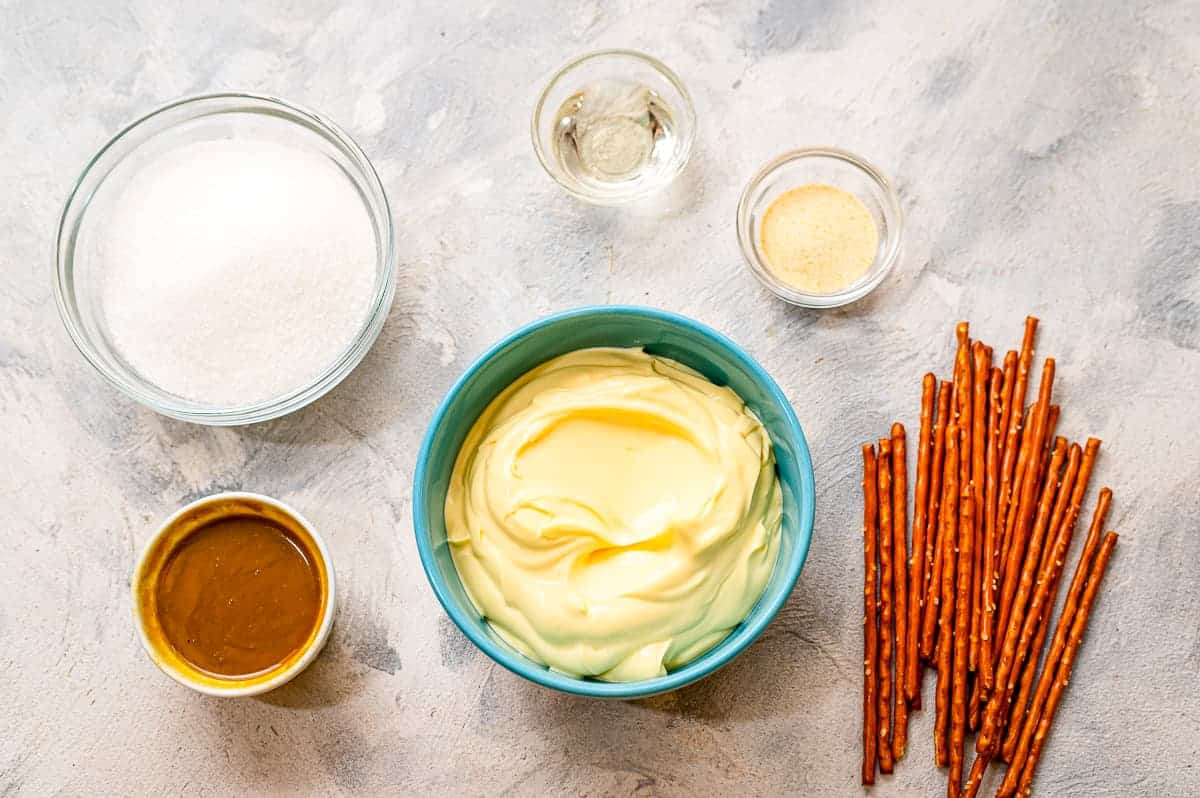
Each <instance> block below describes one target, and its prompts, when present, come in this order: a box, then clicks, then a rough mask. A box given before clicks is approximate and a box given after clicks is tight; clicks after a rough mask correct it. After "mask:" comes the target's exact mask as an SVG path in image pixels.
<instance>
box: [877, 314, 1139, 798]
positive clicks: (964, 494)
mask: <svg viewBox="0 0 1200 798" xmlns="http://www.w3.org/2000/svg"><path fill="white" fill-rule="evenodd" d="M1037 324H1038V322H1037V319H1035V318H1033V317H1029V318H1027V319H1026V320H1025V334H1024V338H1023V340H1022V342H1021V349H1020V351H1019V352H1017V351H1010V352H1008V353H1007V354H1006V355H1005V357H1004V358H1003V361H1002V364H1001V365H995V364H994V363H993V360H992V349H991V347H989V346H986V345H984V344H982V343H980V342H979V341H975V342H972V341H971V339H970V335H969V328H968V326H967V324H966V322H963V323H960V324H959V325H958V327H957V329H956V333H957V339H958V350H957V354H956V356H955V360H954V373H953V378H952V380H951V381H949V382H947V381H942V382H941V383H940V384H939V382H938V379H937V378H936V377H935V376H934V375H933V374H926V375H925V377H924V380H923V382H922V386H921V418H920V431H919V433H918V436H919V437H918V440H917V442H916V446H915V448H916V452H917V457H916V460H917V473H916V480H915V481H916V484H915V488H914V491H913V508H912V545H911V547H910V546H909V545H908V530H907V528H906V527H907V525H908V503H907V502H908V472H907V467H908V462H907V444H906V440H905V430H904V426H903V425H901V424H900V423H895V424H893V425H892V429H891V437H889V438H881V439H880V440H879V442H878V447H876V446H873V445H872V444H869V443H867V444H863V447H862V453H863V500H864V513H863V543H864V545H863V553H864V566H865V568H864V571H865V583H864V590H863V607H864V618H863V623H864V627H863V644H864V649H865V655H864V658H863V760H862V782H863V784H874V783H875V773H876V769H877V768H878V770H879V771H880V772H882V773H891V772H892V770H893V768H894V767H895V763H896V761H897V760H899V759H901V758H902V757H903V756H904V752H905V748H906V747H907V739H908V712H909V710H910V709H920V707H921V683H922V680H923V676H924V671H925V668H926V667H931V668H935V669H936V672H937V680H936V687H935V692H934V711H935V717H934V732H933V750H934V760H935V762H936V764H937V766H938V767H948V768H949V774H948V783H947V790H946V794H947V795H948V796H950V798H957V796H960V795H965V796H975V795H977V794H978V792H979V788H980V785H981V783H982V781H983V776H984V773H985V772H986V770H987V768H988V766H989V765H990V764H991V763H992V762H993V761H996V760H999V761H1001V762H1005V763H1008V769H1007V771H1006V772H1005V774H1004V778H1003V782H1002V783H1001V784H1000V787H999V789H998V791H997V793H996V795H997V796H1000V797H1002V798H1007V797H1008V796H1013V795H1018V794H1019V795H1022V796H1027V795H1029V794H1030V792H1031V790H1032V784H1033V776H1034V772H1035V770H1036V769H1037V763H1038V759H1039V757H1040V756H1041V752H1042V746H1043V745H1044V744H1045V741H1046V736H1047V733H1048V731H1049V728H1050V724H1051V723H1052V722H1053V720H1054V715H1055V712H1056V710H1057V709H1058V705H1059V701H1060V700H1061V698H1062V695H1063V691H1064V689H1065V688H1066V685H1067V682H1068V681H1069V679H1070V676H1071V669H1072V666H1073V664H1074V661H1075V655H1076V653H1077V652H1078V650H1079V646H1080V643H1081V642H1082V639H1083V634H1084V630H1085V628H1086V626H1087V621H1088V615H1089V614H1090V612H1091V609H1092V605H1093V604H1094V602H1095V600H1096V595H1097V593H1098V591H1099V588H1100V582H1101V579H1102V578H1103V577H1104V572H1105V569H1106V567H1107V565H1108V561H1109V558H1110V557H1111V555H1112V551H1113V547H1114V546H1115V545H1116V542H1117V534H1116V533H1115V532H1109V533H1107V534H1103V527H1104V523H1105V519H1106V518H1107V515H1108V510H1109V505H1110V504H1111V502H1112V491H1110V490H1109V489H1108V488H1104V489H1102V490H1101V491H1100V494H1099V498H1098V499H1097V501H1096V507H1095V511H1094V513H1093V515H1092V522H1091V525H1090V528H1089V530H1088V535H1087V540H1086V541H1085V543H1084V545H1083V551H1082V554H1081V555H1080V558H1079V562H1078V564H1077V566H1076V568H1075V573H1074V577H1073V578H1072V579H1071V582H1070V586H1069V588H1068V590H1067V596H1066V600H1065V603H1064V606H1063V609H1062V612H1061V614H1060V615H1059V617H1058V620H1057V622H1056V623H1054V624H1052V623H1051V621H1052V618H1051V614H1052V610H1053V608H1054V605H1055V602H1056V599H1057V597H1058V589H1059V583H1060V581H1061V580H1062V576H1063V571H1064V564H1065V561H1066V558H1067V553H1068V551H1069V549H1070V546H1071V540H1072V536H1073V534H1074V531H1075V526H1076V522H1077V521H1078V519H1079V515H1080V512H1081V509H1082V505H1083V500H1084V496H1085V494H1086V492H1087V486H1088V481H1089V479H1090V478H1091V474H1092V468H1093V466H1094V464H1095V461H1096V455H1097V453H1098V452H1099V449H1100V441H1099V440H1097V439H1096V438H1089V439H1088V440H1087V442H1086V444H1085V445H1084V446H1083V447H1080V445H1079V444H1078V443H1071V444H1069V445H1068V442H1067V440H1066V438H1064V437H1061V436H1056V435H1055V427H1056V426H1057V423H1058V417H1059V406H1058V405H1056V404H1052V403H1051V394H1052V390H1053V387H1054V359H1053V358H1047V359H1046V360H1045V363H1044V365H1043V367H1042V374H1041V382H1040V384H1039V386H1038V391H1037V398H1036V400H1034V401H1033V402H1032V403H1031V404H1030V405H1028V406H1026V404H1025V397H1026V393H1027V390H1028V389H1029V382H1030V380H1029V372H1030V367H1031V365H1032V362H1033V344H1034V337H1035V334H1036V332H1037ZM906 566H907V569H906ZM1052 626H1053V635H1051V634H1050V630H1051V627H1052ZM1048 638H1049V648H1048V649H1046V651H1045V657H1044V662H1043V665H1042V668H1041V671H1040V673H1039V672H1038V662H1039V660H1041V659H1042V653H1043V649H1045V647H1046V642H1047V639H1048ZM893 652H894V656H893ZM893 684H894V687H893ZM968 730H969V731H978V736H977V737H976V741H975V751H976V756H975V762H974V764H973V765H972V767H971V770H970V773H969V775H968V776H967V779H966V784H965V786H964V784H963V756H964V741H965V737H966V734H967V732H968Z"/></svg>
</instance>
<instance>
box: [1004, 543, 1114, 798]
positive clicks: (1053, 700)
mask: <svg viewBox="0 0 1200 798" xmlns="http://www.w3.org/2000/svg"><path fill="white" fill-rule="evenodd" d="M1116 545H1117V533H1116V532H1109V533H1108V534H1107V535H1105V536H1104V542H1103V543H1101V544H1100V551H1099V552H1098V553H1097V554H1096V562H1095V564H1094V565H1093V566H1092V571H1091V573H1090V574H1089V575H1088V581H1087V587H1086V588H1085V589H1084V593H1083V602H1082V603H1081V604H1080V606H1079V611H1078V612H1076V613H1075V618H1074V620H1073V621H1072V622H1071V634H1070V637H1069V638H1068V640H1067V646H1066V648H1065V649H1064V651H1063V654H1062V661H1061V662H1059V663H1058V670H1057V672H1056V674H1055V677H1054V682H1053V684H1052V685H1051V686H1050V694H1049V696H1047V698H1046V707H1045V709H1044V710H1043V711H1042V715H1041V718H1040V719H1039V720H1038V726H1037V731H1036V732H1034V735H1033V743H1032V744H1031V745H1030V748H1029V755H1028V756H1027V757H1026V759H1025V764H1024V766H1023V767H1022V769H1021V776H1020V782H1019V786H1018V791H1019V794H1020V795H1022V796H1027V795H1029V793H1030V791H1031V789H1032V786H1033V774H1034V772H1035V771H1036V770H1037V765H1038V759H1039V758H1041V755H1042V747H1043V746H1044V745H1045V744H1046V735H1047V734H1048V733H1049V732H1050V724H1051V723H1052V722H1053V720H1054V713H1055V712H1056V711H1057V710H1058V704H1059V701H1061V700H1062V694H1063V691H1064V690H1066V688H1067V683H1068V682H1069V681H1070V679H1071V669H1072V668H1073V667H1074V665H1075V655H1076V654H1078V653H1079V646H1080V644H1081V643H1082V642H1083V633H1084V631H1085V630H1086V629H1087V622H1088V617H1089V616H1090V615H1091V611H1092V607H1093V606H1094V605H1095V602H1096V594H1097V593H1098V592H1099V590H1100V583H1101V581H1103V579H1104V572H1105V569H1106V568H1107V567H1108V561H1109V558H1110V557H1111V556H1112V551H1113V547H1115V546H1116Z"/></svg>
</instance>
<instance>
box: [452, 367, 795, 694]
mask: <svg viewBox="0 0 1200 798" xmlns="http://www.w3.org/2000/svg"><path fill="white" fill-rule="evenodd" d="M781 507H782V500H781V494H780V488H779V480H778V478H777V477H776V475H775V458H774V454H773V453H772V449H771V441H770V438H769V437H768V435H767V432H766V430H765V429H764V428H763V426H762V424H761V423H760V422H759V420H758V418H757V417H755V415H754V414H753V413H752V412H751V411H750V410H749V409H748V408H746V406H745V405H744V404H743V403H742V400H741V399H740V398H739V397H738V396H737V394H735V393H734V392H733V391H732V390H730V389H729V388H720V387H717V386H716V385H714V384H712V383H711V382H709V381H707V380H706V379H704V378H703V377H701V376H699V375H698V374H696V373H695V372H693V371H691V370H690V369H687V368H686V367H684V366H682V365H680V364H679V363H676V362H675V361H672V360H667V359H665V358H660V357H653V356H651V355H648V354H646V353H645V352H643V351H641V350H640V349H584V350H580V351H576V352H572V353H570V354H567V355H563V356H561V357H558V358H555V359H554V360H551V361H549V362H547V363H544V364H542V365H541V366H538V367H537V368H535V369H533V370H532V371H530V372H529V373H527V374H525V375H524V376H522V377H521V378H519V379H518V380H517V381H516V382H514V383H513V384H512V385H510V386H509V387H508V388H507V389H505V390H504V392H503V393H501V394H500V395H499V396H498V397H496V399H495V400H493V401H492V403H491V404H490V405H489V406H488V407H487V409H486V410H485V411H484V412H483V414H482V415H481V416H480V417H479V419H478V420H477V421H476V422H475V425H474V426H473V427H472V429H471V431H470V434H469V435H468V436H467V438H466V440H465V441H464V443H463V446H462V449H461V450H460V451H459V454H458V459H457V461H456V462H455V465H454V471H453V473H452V475H451V478H450V486H449V489H448V491H447V494H446V532H447V537H448V539H449V542H450V547H451V554H452V556H453V558H454V564H455V566H456V567H457V569H458V573H459V576H460V577H461V579H462V582H463V586H464V587H465V588H466V590H467V593H468V594H469V595H470V597H471V599H472V601H473V602H474V603H475V605H476V607H477V608H478V609H479V611H480V612H481V614H482V615H483V616H484V617H485V618H486V619H487V620H488V622H489V623H490V624H491V626H492V628H493V629H495V630H496V631H497V632H498V633H499V634H500V636H501V637H503V638H504V639H505V640H507V641H508V642H509V643H510V644H512V645H513V646H514V647H515V648H517V649H518V650H519V651H521V652H523V653H524V654H526V655H527V656H529V657H531V658H532V659H534V660H536V661H538V662H540V663H543V664H545V665H548V666H549V667H551V668H553V669H554V670H557V671H561V672H563V673H567V674H570V675H573V676H593V677H596V678H599V679H604V680H608V681H636V680H639V679H647V678H651V677H654V676H660V675H662V674H664V673H666V672H667V671H668V670H671V669H674V668H677V667H679V666H680V665H683V664H685V663H687V662H689V661H690V660H692V659H694V658H695V657H697V656H699V655H700V654H702V653H704V652H705V651H707V650H708V649H710V648H712V647H713V646H714V645H715V644H717V643H718V642H720V641H721V639H723V638H724V637H725V636H726V635H727V634H729V632H730V631H732V629H733V628H734V627H735V626H737V625H738V624H739V623H740V622H741V621H742V620H743V619H744V618H745V617H746V615H747V614H748V613H749V612H750V610H751V608H752V607H753V606H754V604H755V602H756V601H757V600H758V598H759V596H760V595H761V594H762V591H763V588H764V587H765V586H766V583H767V580H768V579H769V578H770V575H771V571H772V569H773V568H774V565H775V560H776V558H777V555H778V552H779V529H780V523H781Z"/></svg>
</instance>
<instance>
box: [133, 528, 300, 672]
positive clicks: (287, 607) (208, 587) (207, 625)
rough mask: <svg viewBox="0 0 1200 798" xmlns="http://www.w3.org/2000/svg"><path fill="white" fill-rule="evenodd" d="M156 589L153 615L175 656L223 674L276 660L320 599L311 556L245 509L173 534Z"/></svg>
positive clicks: (296, 640)
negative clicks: (181, 534) (177, 535)
mask: <svg viewBox="0 0 1200 798" xmlns="http://www.w3.org/2000/svg"><path fill="white" fill-rule="evenodd" d="M156 594H157V602H156V605H157V615H158V622H159V624H160V625H161V627H162V630H163V634H164V635H165V636H166V638H167V640H168V641H169V642H170V644H171V646H172V647H173V648H174V649H175V651H176V652H177V653H178V654H179V656H180V657H182V658H183V659H184V660H186V661H187V662H188V663H190V664H191V665H192V666H194V667H196V668H198V669H200V670H202V671H205V672H207V673H209V674H212V675H214V676H219V677H224V678H230V677H239V678H240V677H247V676H252V675H254V674H257V673H262V672H264V671H268V670H270V669H271V668H274V667H275V666H277V665H279V664H281V663H283V662H284V661H285V660H287V659H288V657H290V656H291V655H293V654H294V653H296V652H297V651H299V650H300V649H301V648H302V647H304V645H305V644H306V643H307V642H308V641H309V640H310V638H311V636H312V633H313V630H314V629H315V627H316V626H317V624H318V623H319V621H320V614H321V606H322V596H321V577H320V573H319V571H318V567H317V565H316V562H315V557H314V556H313V555H312V554H311V553H310V552H309V551H308V550H307V549H306V547H305V545H304V543H303V542H302V541H300V540H298V539H296V537H294V536H293V535H292V534H290V533H289V532H288V531H287V530H286V529H284V528H283V527H281V526H279V525H277V524H275V523H273V522H272V521H270V520H269V519H266V518H260V517H256V516H252V515H235V516H229V517H226V518H220V519H218V520H215V521H212V522H211V523H208V524H206V525H205V526H202V527H200V528H199V529H197V530H196V531H194V532H192V533H191V534H189V535H188V536H187V537H185V538H184V539H183V540H182V541H180V543H179V544H178V545H177V546H176V547H175V549H174V551H172V552H171V554H170V555H169V557H168V559H167V562H166V565H165V567H164V568H163V570H162V573H161V576H160V577H159V579H158V583H157V586H156Z"/></svg>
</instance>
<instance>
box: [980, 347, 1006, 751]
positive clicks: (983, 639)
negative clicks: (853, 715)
mask: <svg viewBox="0 0 1200 798" xmlns="http://www.w3.org/2000/svg"><path fill="white" fill-rule="evenodd" d="M1005 360H1006V361H1007V358H1005ZM1003 380H1004V372H1003V371H1001V370H1000V369H999V368H993V369H992V376H991V381H990V383H989V386H988V387H989V393H990V396H989V398H988V435H987V437H988V442H987V464H986V466H985V471H986V473H987V477H986V480H985V497H986V498H985V502H986V509H985V510H984V513H983V560H982V564H983V573H982V574H980V576H979V581H980V582H982V583H983V595H982V596H981V598H982V601H983V607H982V611H983V615H982V618H981V620H980V624H979V669H978V674H979V677H978V679H977V683H978V684H979V686H980V687H979V692H980V694H981V695H982V694H986V693H990V692H991V690H992V683H993V681H992V676H993V675H994V674H993V671H992V667H993V661H992V629H993V628H994V624H995V616H996V507H997V506H998V504H997V503H998V501H999V497H998V495H997V493H998V491H999V490H1000V484H999V478H1000V423H1001V419H1002V417H1003V415H1004V398H1003V397H1004V385H1003ZM976 706H978V702H977V703H976ZM975 714H976V717H978V710H975ZM972 728H978V723H976V724H975V725H974V726H973V727H972Z"/></svg>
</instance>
